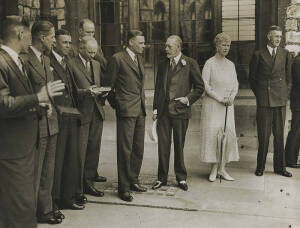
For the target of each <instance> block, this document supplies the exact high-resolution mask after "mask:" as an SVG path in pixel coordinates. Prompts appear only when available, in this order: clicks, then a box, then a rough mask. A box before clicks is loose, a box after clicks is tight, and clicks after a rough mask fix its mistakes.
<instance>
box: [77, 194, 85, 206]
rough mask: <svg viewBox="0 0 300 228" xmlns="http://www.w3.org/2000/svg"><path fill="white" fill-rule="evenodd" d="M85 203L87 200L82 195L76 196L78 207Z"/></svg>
mask: <svg viewBox="0 0 300 228" xmlns="http://www.w3.org/2000/svg"><path fill="white" fill-rule="evenodd" d="M86 202H87V198H86V196H85V195H84V194H77V195H76V203H77V204H80V205H84V204H86Z"/></svg>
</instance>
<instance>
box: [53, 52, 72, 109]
mask: <svg viewBox="0 0 300 228" xmlns="http://www.w3.org/2000/svg"><path fill="white" fill-rule="evenodd" d="M49 58H50V64H51V67H52V69H53V71H52V73H53V77H54V80H61V81H62V82H63V83H65V90H64V91H63V95H62V96H58V97H55V98H54V101H55V104H56V105H61V106H67V107H76V104H77V102H76V99H75V97H74V94H75V87H74V80H73V78H72V77H73V74H72V72H71V69H70V67H69V65H70V64H73V65H74V64H75V63H74V62H73V61H72V60H70V59H67V58H66V59H65V62H66V69H64V68H63V66H62V65H61V64H60V63H59V62H58V61H57V59H56V57H55V56H54V55H53V53H52V52H51V54H50V55H49Z"/></svg>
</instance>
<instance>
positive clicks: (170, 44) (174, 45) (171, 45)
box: [165, 35, 182, 59]
mask: <svg viewBox="0 0 300 228" xmlns="http://www.w3.org/2000/svg"><path fill="white" fill-rule="evenodd" d="M181 45H182V40H181V38H180V37H179V36H177V35H172V36H169V37H168V39H167V41H166V47H165V51H166V54H167V57H168V58H169V59H173V58H175V57H176V56H178V55H179V54H180V52H181Z"/></svg>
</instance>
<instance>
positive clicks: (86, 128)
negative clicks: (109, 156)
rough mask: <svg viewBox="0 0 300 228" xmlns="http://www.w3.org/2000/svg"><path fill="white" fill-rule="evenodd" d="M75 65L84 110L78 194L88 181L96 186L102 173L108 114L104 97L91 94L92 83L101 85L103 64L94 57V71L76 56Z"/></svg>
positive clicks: (81, 119)
mask: <svg viewBox="0 0 300 228" xmlns="http://www.w3.org/2000/svg"><path fill="white" fill-rule="evenodd" d="M73 60H74V63H75V64H74V65H73V64H72V65H70V67H71V69H72V71H73V74H74V76H73V77H74V81H75V84H76V90H77V92H76V93H77V99H78V109H79V111H80V113H81V118H80V127H79V138H78V140H79V159H80V166H81V167H80V173H81V175H80V184H79V189H78V191H77V193H82V192H83V187H84V184H89V185H93V182H92V179H93V178H94V177H96V176H97V175H98V173H97V168H98V163H99V155H100V145H101V137H102V130H103V120H104V118H105V113H104V109H103V107H102V106H103V105H104V99H103V98H101V96H91V94H90V93H87V90H88V88H90V86H92V85H96V86H97V87H101V84H102V81H101V70H100V64H99V63H98V62H97V61H95V60H92V61H91V62H90V63H91V67H90V72H88V71H87V69H86V67H85V65H84V63H83V61H82V59H81V57H80V56H79V55H77V56H76V58H74V59H73Z"/></svg>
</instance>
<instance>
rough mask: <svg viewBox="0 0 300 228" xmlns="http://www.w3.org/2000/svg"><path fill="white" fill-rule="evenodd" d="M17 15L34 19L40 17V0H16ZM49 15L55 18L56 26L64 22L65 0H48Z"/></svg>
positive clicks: (59, 26)
mask: <svg viewBox="0 0 300 228" xmlns="http://www.w3.org/2000/svg"><path fill="white" fill-rule="evenodd" d="M18 8H19V15H20V16H24V17H26V18H28V19H29V20H30V21H35V20H38V19H39V18H40V15H41V12H40V0H18ZM50 16H53V17H56V18H57V28H58V29H60V28H62V26H64V25H65V24H66V18H65V0H50Z"/></svg>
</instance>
